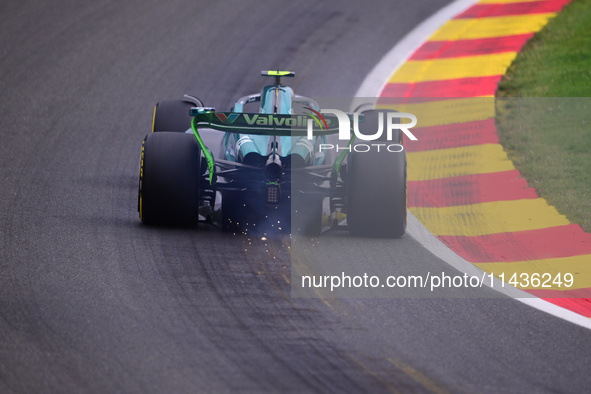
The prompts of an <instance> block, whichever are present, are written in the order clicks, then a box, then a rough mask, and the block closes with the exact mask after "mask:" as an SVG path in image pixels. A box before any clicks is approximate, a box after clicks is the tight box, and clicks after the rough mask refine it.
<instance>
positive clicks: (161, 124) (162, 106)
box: [152, 100, 195, 133]
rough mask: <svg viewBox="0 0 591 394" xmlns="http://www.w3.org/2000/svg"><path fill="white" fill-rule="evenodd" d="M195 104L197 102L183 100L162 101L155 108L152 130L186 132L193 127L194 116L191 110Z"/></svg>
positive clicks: (156, 131)
mask: <svg viewBox="0 0 591 394" xmlns="http://www.w3.org/2000/svg"><path fill="white" fill-rule="evenodd" d="M194 106H195V104H192V103H189V102H188V101H183V100H164V101H160V102H159V103H158V104H156V107H155V108H154V120H153V123H152V131H153V132H155V133H158V132H161V131H172V132H177V133H184V132H185V131H187V130H188V129H190V128H191V120H192V119H193V117H192V116H191V115H189V111H190V109H191V107H194Z"/></svg>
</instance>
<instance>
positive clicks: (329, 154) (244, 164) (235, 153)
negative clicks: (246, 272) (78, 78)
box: [138, 71, 406, 237]
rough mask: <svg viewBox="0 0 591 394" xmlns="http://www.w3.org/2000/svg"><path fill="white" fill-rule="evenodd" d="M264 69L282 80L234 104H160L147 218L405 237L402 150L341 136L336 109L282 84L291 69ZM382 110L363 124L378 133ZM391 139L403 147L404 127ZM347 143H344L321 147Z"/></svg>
mask: <svg viewBox="0 0 591 394" xmlns="http://www.w3.org/2000/svg"><path fill="white" fill-rule="evenodd" d="M262 75H263V76H266V77H273V78H274V83H273V84H270V85H268V86H265V87H264V88H263V90H262V92H261V93H257V94H252V95H249V96H245V97H242V98H240V99H239V100H238V101H236V103H235V104H234V106H233V108H232V109H231V110H230V111H228V112H217V111H216V110H215V109H214V108H210V107H206V106H205V105H204V104H203V102H202V101H201V100H200V99H198V98H197V97H194V96H190V95H185V96H184V97H183V99H182V100H170V101H161V102H159V103H158V104H157V105H156V107H155V109H154V118H153V125H152V133H150V134H148V135H147V136H146V138H145V139H144V142H143V145H142V152H141V163H140V181H139V193H138V210H139V216H140V220H141V221H142V222H143V223H145V224H148V225H173V226H177V225H195V224H197V222H199V221H205V222H209V223H211V224H213V225H215V226H218V227H219V228H221V229H222V230H231V231H248V230H249V229H252V228H255V227H256V226H257V225H258V226H259V228H260V227H261V226H264V225H265V223H269V222H273V223H280V224H281V225H282V227H283V229H284V230H285V229H287V230H289V229H291V230H292V231H297V232H299V233H302V234H306V235H319V234H320V233H322V232H323V231H326V230H327V229H347V230H348V231H349V232H350V233H351V234H353V235H359V236H376V237H400V236H402V235H403V234H404V233H405V231H406V153H405V152H404V150H403V149H401V150H400V151H398V152H391V151H388V150H385V149H382V150H381V151H380V152H364V149H355V147H356V144H359V143H362V142H367V141H358V139H356V138H355V134H354V133H350V135H352V137H351V138H350V140H349V141H342V140H340V141H337V140H336V138H337V137H338V135H337V134H338V133H339V129H338V123H339V122H338V118H337V117H334V116H332V117H331V116H328V115H324V116H323V115H321V113H320V111H321V108H320V106H319V105H318V103H317V102H316V101H315V100H312V99H310V98H308V97H304V96H300V95H297V94H295V93H294V92H293V90H292V89H291V88H290V87H288V86H285V85H283V84H282V83H281V78H282V77H293V76H294V73H293V72H288V71H263V72H262ZM253 106H255V108H254V109H255V110H253V111H251V112H246V111H245V108H253ZM377 115H379V113H378V111H376V110H372V109H370V110H366V111H363V112H362V115H361V116H362V117H363V125H364V127H367V128H369V129H371V128H372V127H373V128H374V132H375V128H377V127H378V126H377V121H376V119H377ZM311 130H312V132H311ZM204 133H209V134H211V133H220V134H219V137H220V138H217V140H216V141H217V142H216V143H217V146H207V145H206V141H205V138H203V134H204ZM310 134H313V135H310ZM390 142H395V143H397V144H400V146H401V145H402V132H401V131H400V130H394V133H393V136H392V139H391V141H390ZM329 143H330V144H329ZM339 143H340V145H341V149H338V150H337V151H336V152H335V151H334V150H333V151H327V150H326V149H321V147H322V146H324V147H327V146H337V145H338V144H339ZM343 144H344V145H343ZM270 218H272V219H270ZM273 226H274V225H273ZM279 227H281V226H279V225H278V226H274V228H279Z"/></svg>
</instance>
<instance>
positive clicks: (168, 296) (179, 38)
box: [0, 0, 591, 393]
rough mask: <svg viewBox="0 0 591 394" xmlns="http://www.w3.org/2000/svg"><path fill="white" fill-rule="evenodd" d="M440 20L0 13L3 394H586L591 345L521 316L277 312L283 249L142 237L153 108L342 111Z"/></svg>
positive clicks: (218, 10)
mask: <svg viewBox="0 0 591 394" xmlns="http://www.w3.org/2000/svg"><path fill="white" fill-rule="evenodd" d="M200 3H201V4H200ZM445 4H446V2H445V1H443V2H442V1H435V0H422V1H412V2H411V1H401V0H399V1H395V2H389V1H385V0H383V1H372V0H368V1H363V2H361V1H359V2H354V1H332V2H328V1H325V2H315V1H298V2H277V1H270V0H269V1H220V2H195V1H183V0H173V1H168V2H155V1H137V0H132V1H125V2H121V1H97V2H77V1H59V2H58V1H20V2H17V1H4V2H2V3H0V26H2V28H1V29H0V37H1V42H2V46H1V47H0V92H1V95H0V100H1V101H0V102H1V105H0V108H1V109H2V116H1V117H0V182H1V183H0V392H1V393H5V392H17V393H30V392H38V393H42V392H59V393H64V392H97V393H106V392H138V393H150V392H153V393H172V392H175V393H184V392H187V393H194V392H229V391H245V392H390V391H392V392H409V391H414V392H446V391H451V392H550V391H560V392H583V391H588V389H589V387H591V374H589V365H591V353H590V352H589V349H590V348H591V332H589V331H588V330H586V329H583V328H580V327H578V326H575V325H573V324H570V323H567V322H564V321H562V320H560V319H558V318H556V317H553V316H550V315H547V314H545V313H543V312H540V311H538V310H535V309H533V308H530V307H528V306H526V305H523V304H521V303H519V302H516V301H514V300H511V299H373V300H367V299H357V300H355V299H352V300H350V299H346V300H345V299H336V300H330V299H327V300H320V299H291V298H290V285H289V283H288V281H287V280H286V278H289V275H290V267H289V254H288V253H287V252H286V248H285V245H284V244H282V243H281V242H280V241H271V243H270V244H269V247H266V246H265V245H264V244H263V243H261V242H252V245H248V247H245V246H246V244H248V240H247V238H246V237H244V236H233V235H232V234H222V233H220V232H219V231H218V230H216V229H215V228H212V227H208V226H201V227H200V228H199V229H197V230H187V229H170V228H151V227H147V226H144V225H142V224H141V223H140V222H139V220H138V217H137V211H136V206H137V176H138V160H139V153H140V146H141V141H142V139H143V137H144V136H145V135H146V133H147V132H148V131H149V130H150V126H151V120H152V110H153V105H154V104H155V103H156V102H157V101H158V100H161V99H171V98H177V97H179V96H180V95H182V94H183V93H193V94H195V95H197V96H199V97H200V98H202V99H203V100H204V101H205V103H206V104H207V105H212V106H216V107H219V108H222V109H224V108H229V107H230V105H231V104H232V100H233V99H235V98H237V97H239V96H241V95H243V94H248V93H253V92H256V91H258V90H260V89H261V87H262V86H263V83H264V82H265V81H264V80H263V79H262V78H260V77H259V76H258V74H259V72H260V70H263V69H273V68H282V69H289V70H294V71H296V73H297V77H296V78H295V80H294V81H293V83H292V84H291V85H292V86H293V87H294V89H295V90H296V92H298V93H300V94H305V95H308V96H314V95H316V96H330V95H333V96H339V95H353V94H354V93H355V91H356V90H357V88H358V87H359V84H360V83H361V82H362V81H363V79H364V77H365V76H366V75H367V74H368V73H369V71H370V70H371V69H372V67H373V65H375V64H376V63H377V62H378V61H379V59H380V58H381V56H382V55H383V54H385V53H386V52H387V51H388V50H389V49H390V48H392V47H393V46H394V45H395V43H396V42H397V41H398V40H400V39H401V38H402V37H403V36H404V35H405V34H406V33H407V32H408V31H409V30H410V29H412V28H413V27H414V26H416V25H417V24H418V23H420V22H421V21H422V20H424V19H426V18H427V17H428V16H430V15H431V14H432V13H433V12H435V11H436V10H437V9H439V8H440V7H442V6H444V5H445ZM339 241H341V242H342V243H343V245H346V244H347V238H346V237H343V238H342V239H339ZM392 242H393V244H392V245H393V246H392V248H395V250H396V254H395V255H393V256H392V255H391V251H390V250H383V251H380V250H377V251H374V252H373V253H374V254H378V255H379V254H380V253H382V254H383V255H382V257H383V258H385V259H386V258H390V259H391V260H392V264H393V266H395V267H398V266H404V267H407V268H408V267H411V268H413V267H414V268H413V269H416V270H418V271H420V270H425V269H433V270H435V269H439V270H442V269H446V270H448V271H451V269H450V268H449V266H447V265H446V264H445V263H444V262H442V261H441V260H439V259H437V258H436V257H434V256H433V255H431V254H430V253H429V252H428V251H426V250H425V249H423V248H422V247H421V246H420V245H419V244H418V243H417V242H416V241H415V240H413V239H412V238H410V237H409V236H406V237H403V238H402V239H400V240H395V241H392ZM245 249H248V250H247V251H245ZM342 253H343V254H346V253H347V252H346V248H343V252H342ZM341 257H343V258H344V257H345V256H339V255H338V254H336V255H335V258H341ZM359 263H360V264H363V262H362V261H360V262H359Z"/></svg>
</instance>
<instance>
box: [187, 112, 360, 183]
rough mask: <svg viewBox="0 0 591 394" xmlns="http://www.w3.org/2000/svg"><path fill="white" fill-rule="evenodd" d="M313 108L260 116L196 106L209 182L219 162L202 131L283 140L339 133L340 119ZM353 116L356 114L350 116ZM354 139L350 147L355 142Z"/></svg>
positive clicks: (194, 122)
mask: <svg viewBox="0 0 591 394" xmlns="http://www.w3.org/2000/svg"><path fill="white" fill-rule="evenodd" d="M307 109H309V110H310V111H311V112H312V113H309V114H304V115H287V114H257V113H238V112H215V109H214V108H210V107H193V108H191V110H190V115H191V116H192V117H193V120H192V121H191V128H192V129H193V133H194V134H195V138H197V142H199V145H200V146H201V149H202V152H203V154H204V156H205V158H206V160H207V168H208V170H209V182H210V183H212V182H213V179H214V173H215V159H214V157H213V154H212V153H211V150H210V149H209V148H208V147H207V146H205V144H204V143H203V140H202V139H201V136H200V135H199V129H200V128H211V129H214V130H219V131H223V132H226V133H236V134H252V135H267V136H282V137H305V136H308V137H309V136H310V134H311V135H312V136H323V135H330V134H337V133H339V122H338V118H337V117H336V116H328V115H326V116H325V115H321V114H320V113H319V112H317V111H315V110H313V109H311V108H307ZM348 115H349V117H352V116H353V115H352V114H348ZM358 120H359V122H363V120H364V117H363V115H359V119H358ZM354 139H355V137H354V136H353V137H352V139H351V140H350V142H349V145H350V144H351V143H352V142H353V140H354ZM346 153H347V150H343V152H341V154H340V155H339V157H338V158H337V160H336V162H335V164H334V167H335V171H334V174H337V175H338V171H339V168H340V166H341V163H342V162H343V159H344V157H345V155H346Z"/></svg>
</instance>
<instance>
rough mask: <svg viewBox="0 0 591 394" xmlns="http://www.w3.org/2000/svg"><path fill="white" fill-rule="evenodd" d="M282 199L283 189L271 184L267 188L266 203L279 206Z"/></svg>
mask: <svg viewBox="0 0 591 394" xmlns="http://www.w3.org/2000/svg"><path fill="white" fill-rule="evenodd" d="M280 198H281V188H280V187H279V185H278V184H276V183H269V184H267V186H266V187H265V201H266V203H267V204H273V205H277V204H279V199H280Z"/></svg>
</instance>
